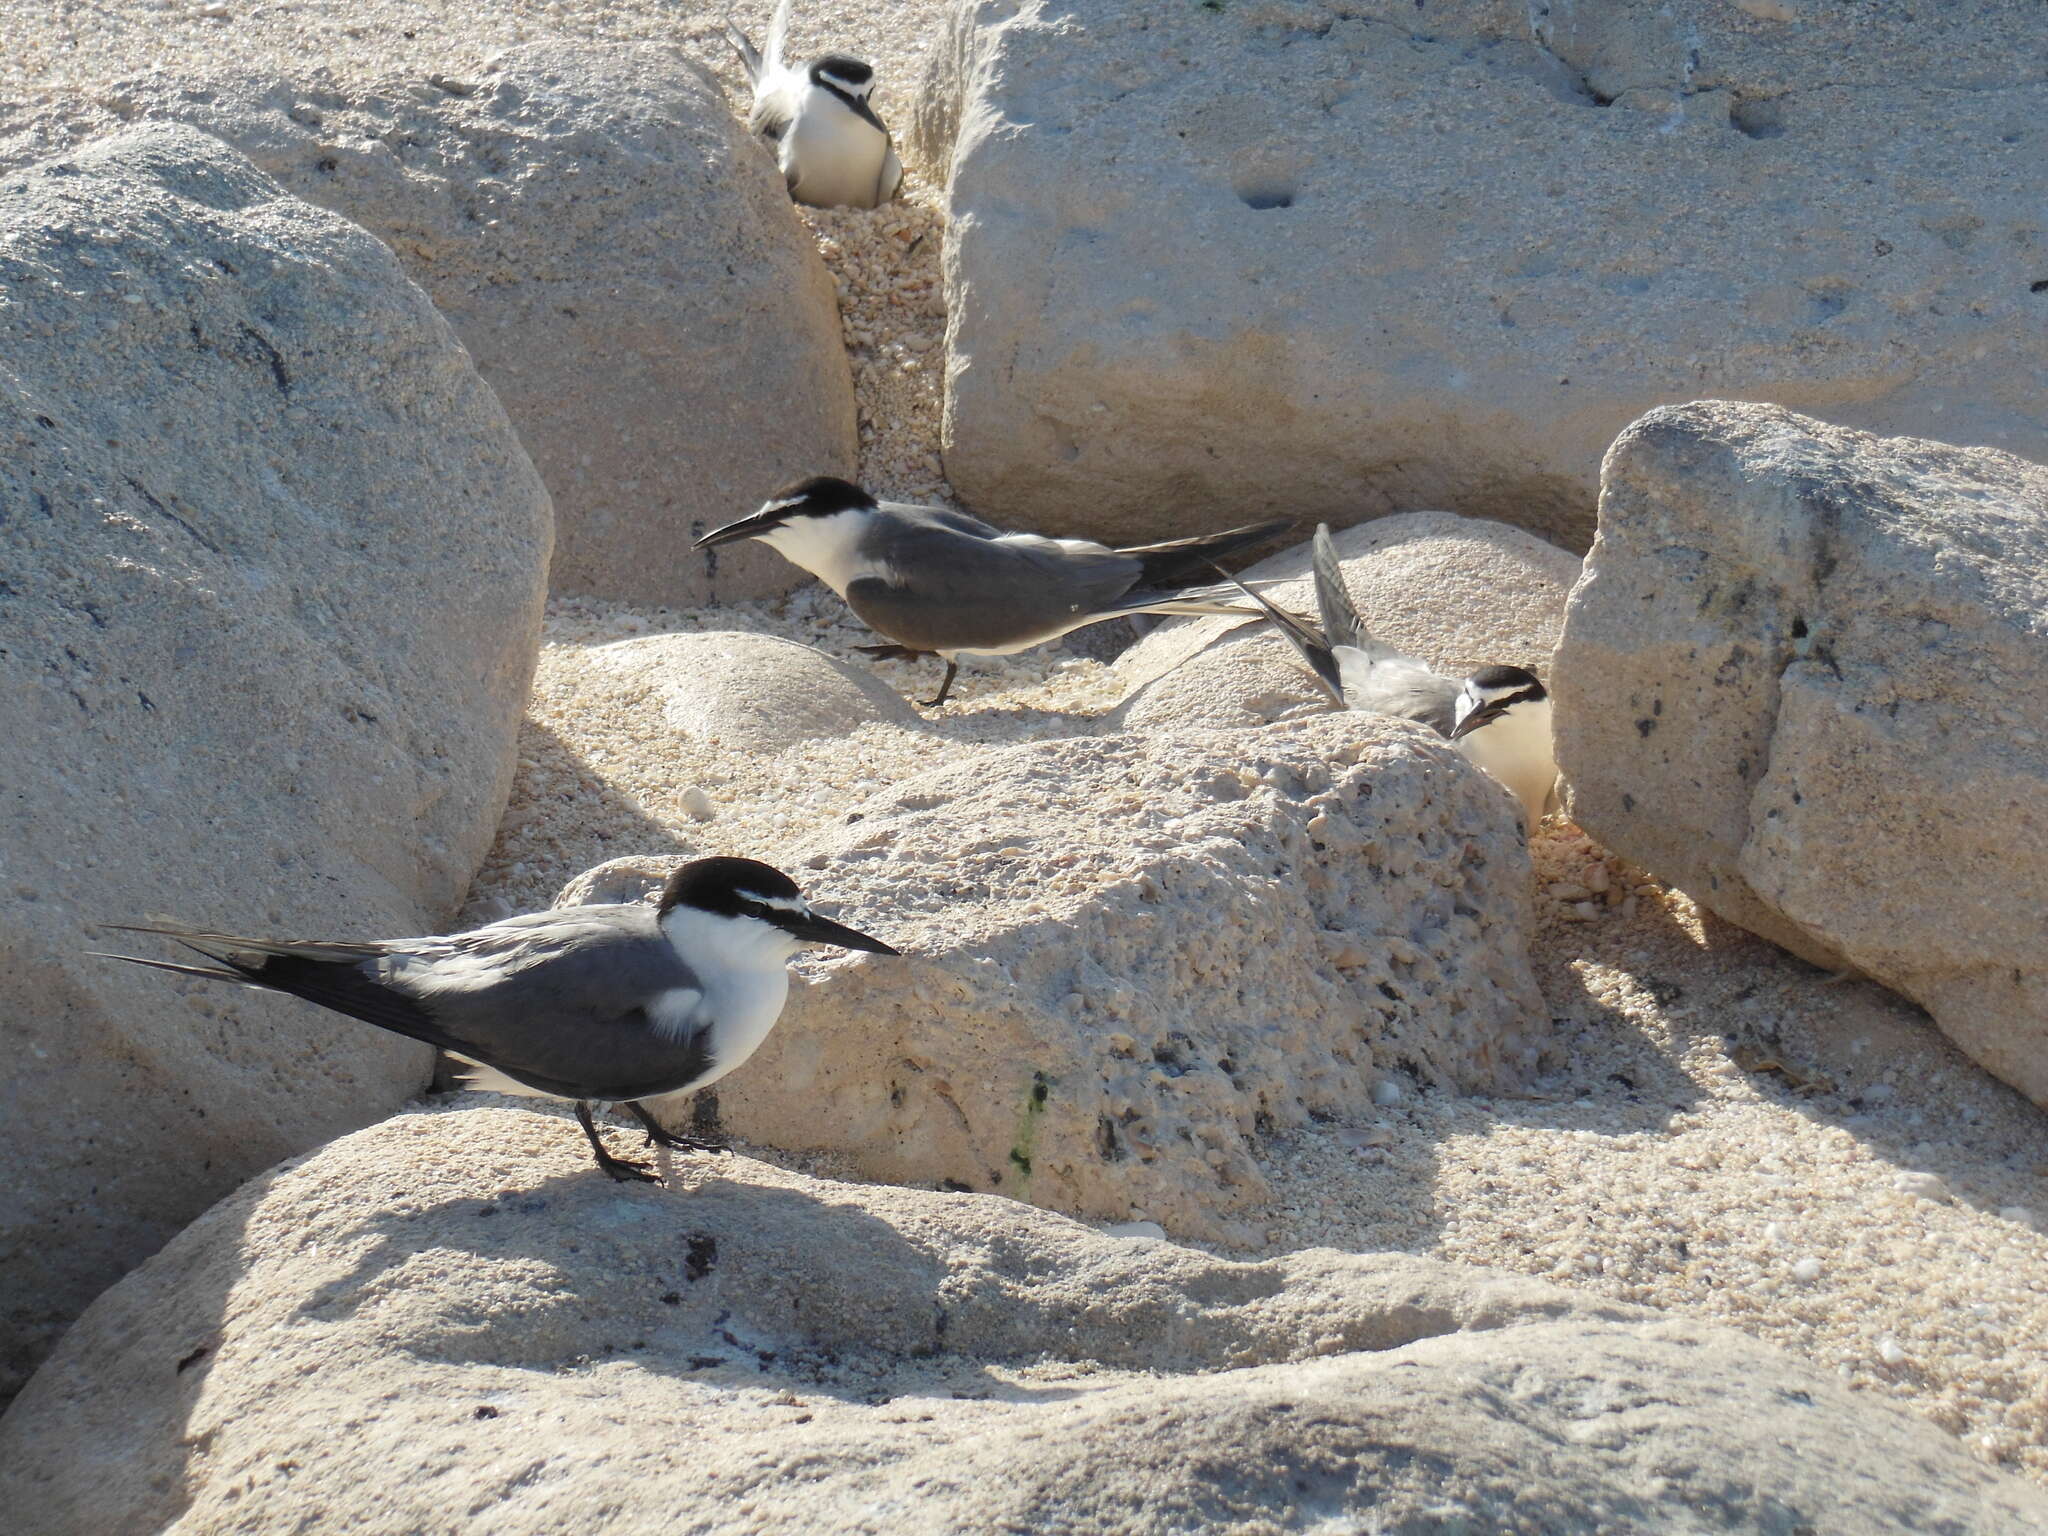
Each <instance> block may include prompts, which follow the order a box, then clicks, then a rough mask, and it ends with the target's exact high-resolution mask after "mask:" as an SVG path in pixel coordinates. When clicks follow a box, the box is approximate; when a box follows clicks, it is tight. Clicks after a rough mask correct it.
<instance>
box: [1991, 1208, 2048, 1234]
mask: <svg viewBox="0 0 2048 1536" xmlns="http://www.w3.org/2000/svg"><path fill="white" fill-rule="evenodd" d="M1998 1219H1999V1220H2000V1221H2016V1222H2018V1223H2019V1224H2020V1225H2021V1226H2023V1227H2031V1228H2033V1229H2034V1230H2036V1231H2039V1230H2040V1222H2039V1220H2038V1219H2037V1218H2036V1217H2035V1215H2034V1211H2033V1207H2031V1206H2026V1205H2002V1206H2000V1207H1999V1208H1998Z"/></svg>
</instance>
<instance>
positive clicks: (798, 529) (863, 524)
mask: <svg viewBox="0 0 2048 1536" xmlns="http://www.w3.org/2000/svg"><path fill="white" fill-rule="evenodd" d="M872 516H873V514H872V513H869V512H865V511H862V510H861V509H860V508H858V507H849V508H848V509H847V510H845V511H843V512H834V513H832V514H830V515H829V516H826V517H795V518H791V519H790V520H789V521H788V522H786V523H784V524H783V525H782V526H781V527H779V528H773V529H770V530H769V531H768V532H767V533H764V534H762V535H761V542H762V543H763V544H766V545H767V546H768V547H769V548H770V549H772V550H774V551H775V552H776V553H777V554H779V555H781V556H782V558H783V559H785V560H787V561H789V562H790V564H792V565H800V566H802V567H803V568H804V569H805V570H807V571H809V572H810V573H811V574H812V575H813V576H815V577H817V578H818V580H820V581H822V582H824V583H825V585H826V586H828V587H830V588H831V589H832V590H833V591H834V592H837V593H838V594H839V595H840V597H842V598H843V597H845V596H846V588H847V585H848V583H850V582H853V581H856V580H858V579H859V578H860V577H862V576H886V575H887V574H888V573H887V572H886V571H885V570H884V569H883V568H882V567H881V566H880V565H877V564H876V563H875V562H874V561H872V560H865V559H863V558H862V557H861V553H860V546H861V541H862V539H863V537H864V536H865V535H866V533H867V530H868V522H869V519H870V518H871V517H872ZM671 915H673V914H671Z"/></svg>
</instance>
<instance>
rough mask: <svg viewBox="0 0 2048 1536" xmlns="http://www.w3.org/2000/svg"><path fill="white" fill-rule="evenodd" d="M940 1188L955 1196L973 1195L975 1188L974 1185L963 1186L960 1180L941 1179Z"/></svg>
mask: <svg viewBox="0 0 2048 1536" xmlns="http://www.w3.org/2000/svg"><path fill="white" fill-rule="evenodd" d="M939 1188H941V1189H943V1190H945V1191H947V1192H948V1193H949V1194H955V1195H971V1194H973V1193H974V1186H973V1185H972V1184H962V1183H961V1182H960V1181H959V1180H958V1179H941V1180H939Z"/></svg>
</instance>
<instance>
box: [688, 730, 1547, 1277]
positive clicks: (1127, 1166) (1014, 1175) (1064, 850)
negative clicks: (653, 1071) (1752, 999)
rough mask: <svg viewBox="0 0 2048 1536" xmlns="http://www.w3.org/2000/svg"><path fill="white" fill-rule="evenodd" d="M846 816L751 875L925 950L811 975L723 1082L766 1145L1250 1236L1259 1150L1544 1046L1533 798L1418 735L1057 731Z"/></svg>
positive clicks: (1490, 1075)
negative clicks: (1400, 1075)
mask: <svg viewBox="0 0 2048 1536" xmlns="http://www.w3.org/2000/svg"><path fill="white" fill-rule="evenodd" d="M855 818H856V819H853V820H852V821H851V824H849V825H844V826H841V827H838V828H836V829H833V830H831V831H828V832H825V833H823V834H819V835H815V836H813V837H812V838H811V839H810V840H809V841H806V842H802V843H798V844H796V845H793V846H791V847H789V848H786V849H780V850H767V851H761V854H760V856H761V857H763V858H766V859H767V860H768V861H769V862H770V863H773V864H777V865H778V866H779V867H781V868H784V869H788V870H790V871H791V872H792V873H794V874H797V875H798V877H799V878H800V879H802V880H803V883H804V885H805V888H806V890H807V891H809V892H810V893H811V894H812V896H813V897H814V899H817V900H818V901H819V902H820V903H821V905H823V906H824V907H825V908H826V909H827V910H836V909H842V908H843V910H845V911H848V912H858V913H859V914H860V920H861V923H862V925H863V926H864V927H865V928H867V929H868V930H870V931H872V932H875V933H879V934H882V935H884V936H886V937H887V938H888V940H889V941H890V942H891V943H893V944H896V945H898V946H899V947H901V948H903V949H904V950H906V951H907V952H908V953H907V956H906V958H904V959H901V960H889V961H886V962H883V963H872V964H869V963H849V962H847V961H846V960H843V959H831V958H825V956H826V953H827V952H823V951H820V952H818V958H816V959H813V960H811V961H807V962H805V965H806V968H807V969H809V971H810V973H811V977H812V985H810V986H808V987H796V988H793V989H792V995H791V997H790V1001H789V1005H788V1007H787V1009H786V1010H785V1011H784V1014H783V1018H782V1022H781V1023H780V1024H779V1025H778V1026H777V1028H776V1031H775V1033H774V1034H773V1035H771V1036H770V1037H769V1039H768V1042H767V1043H766V1044H765V1045H764V1046H762V1047H761V1049H760V1051H759V1052H758V1053H757V1054H756V1056H755V1057H754V1059H753V1060H752V1061H750V1062H749V1063H748V1064H747V1067H746V1068H745V1070H743V1071H741V1072H737V1073H735V1074H733V1076H731V1077H729V1078H726V1079H724V1080H723V1081H722V1082H720V1083H719V1085H718V1088H717V1094H718V1111H719V1115H720V1118H721V1120H722V1121H723V1123H724V1124H725V1125H726V1126H727V1127H728V1128H729V1129H731V1130H733V1131H735V1132H737V1133H738V1134H740V1135H743V1136H746V1137H748V1138H749V1139H752V1140H754V1141H757V1142H762V1143H766V1144H770V1145H774V1146H781V1147H788V1148H793V1149H803V1148H822V1149H828V1150H831V1151H833V1152H835V1153H838V1154H840V1155H842V1156H844V1157H846V1158H848V1159H850V1160H851V1161H852V1162H853V1163H854V1164H855V1165H856V1166H857V1167H859V1168H860V1169H861V1170H862V1172H863V1173H865V1174H866V1175H867V1176H869V1177H872V1178H878V1179H888V1180H942V1179H943V1180H950V1181H952V1182H953V1183H955V1184H958V1185H961V1186H965V1187H969V1188H974V1189H996V1190H1000V1191H1001V1192H1002V1193H1004V1194H1012V1195H1016V1196H1017V1197H1018V1198H1020V1199H1027V1200H1030V1201H1033V1202H1035V1203H1037V1204H1040V1205H1046V1206H1050V1207H1053V1208H1055V1209H1058V1210H1064V1211H1069V1212H1073V1213H1077V1214H1082V1215H1088V1216H1096V1217H1103V1218H1107V1219H1110V1220H1117V1221H1121V1220H1124V1219H1127V1218H1134V1217H1135V1218H1139V1219H1148V1220H1153V1221H1157V1222H1160V1223H1161V1224H1162V1225H1164V1226H1165V1227H1166V1228H1167V1229H1168V1230H1170V1231H1173V1232H1175V1233H1178V1234H1183V1235H1194V1236H1200V1237H1205V1238H1230V1237H1232V1236H1236V1237H1238V1238H1240V1239H1242V1238H1244V1237H1245V1234H1244V1233H1243V1232H1242V1231H1239V1230H1238V1229H1237V1228H1236V1227H1235V1226H1234V1223H1235V1221H1236V1219H1237V1216H1236V1213H1238V1212H1240V1211H1241V1210H1243V1209H1245V1208H1246V1207H1248V1206H1250V1205H1252V1204H1254V1203H1255V1202H1256V1201H1257V1200H1258V1199H1259V1198H1260V1197H1261V1196H1262V1195H1263V1194H1264V1193H1265V1191H1266V1184H1265V1180H1264V1177H1263V1175H1262V1174H1261V1173H1260V1172H1259V1169H1258V1164H1257V1161H1256V1158H1255V1152H1256V1149H1257V1147H1258V1145H1259V1139H1260V1138H1261V1137H1262V1136H1264V1135H1265V1134H1267V1133H1268V1132H1270V1131H1276V1130H1286V1129H1288V1128H1290V1127H1294V1126H1299V1125H1302V1124H1305V1123H1306V1122H1307V1120H1308V1118H1309V1116H1310V1115H1311V1114H1328V1113H1340V1112H1344V1111H1346V1110H1350V1109H1352V1108H1355V1107H1356V1106H1358V1105H1360V1104H1363V1103H1365V1102H1366V1101H1367V1098H1368V1096H1369V1094H1370V1092H1371V1089H1372V1086H1373V1084H1374V1083H1375V1082H1376V1081H1378V1080H1379V1079H1381V1078H1382V1077H1384V1076H1385V1075H1386V1074H1388V1073H1390V1072H1397V1071H1400V1072H1410V1073H1413V1074H1415V1075H1416V1076H1418V1077H1420V1078H1422V1079H1425V1080H1428V1081H1433V1082H1439V1083H1445V1084H1452V1085H1457V1086H1461V1087H1472V1088H1479V1087H1492V1086H1504V1085H1511V1084H1514V1083H1517V1082H1520V1081H1522V1080H1523V1079H1524V1076H1525V1074H1526V1073H1527V1071H1528V1070H1529V1069H1530V1067H1531V1066H1532V1065H1533V1064H1534V1062H1535V1060H1536V1057H1537V1055H1538V1053H1539V1051H1540V1049H1541V1047H1542V1044H1543V1042H1544V1041H1545V1040H1546V1039H1547V1037H1548V1029H1549V1025H1548V1015H1547V1013H1546V1011H1545V1009H1544V1007H1543V1004H1542V999H1541V997H1540V995H1539V994H1538V993H1537V991H1536V988H1535V982H1534V978H1533V977H1532V975H1531V974H1530V971H1529V967H1528V959H1527V954H1526V943H1527V934H1528V925H1529V923H1530V921H1531V912H1530V887H1531V880H1530V873H1529V862H1528V856H1527V854H1526V852H1525V851H1524V849H1523V846H1522V840H1521V832H1520V827H1519V825H1518V823H1517V821H1516V818H1515V812H1514V808H1513V806H1512V804H1511V803H1509V802H1508V801H1507V799H1506V798H1505V797H1503V796H1501V795H1499V794H1497V793H1496V792H1494V791H1493V789H1492V787H1491V786H1490V785H1489V784H1488V783H1487V782H1486V781H1485V780H1484V779H1483V778H1482V777H1481V776H1480V775H1479V774H1478V772H1477V771H1476V770H1474V769H1472V768H1471V767H1470V766H1469V765H1468V764H1467V763H1466V762H1465V761H1464V760H1463V759H1462V758H1460V757H1459V756H1458V754H1457V753H1456V752H1455V751H1454V750H1453V749H1452V748H1451V747H1450V746H1449V745H1448V744H1447V743H1444V742H1442V741H1440V740H1437V739H1436V738H1434V737H1433V736H1431V735H1430V734H1429V733H1428V732H1426V731H1424V730H1423V729H1422V728H1421V727H1419V726H1411V725H1408V724H1406V723H1405V722H1395V721H1386V720H1364V719H1362V718H1361V717H1357V716H1345V717H1341V718H1340V717H1327V718H1322V719H1317V720H1308V721H1301V722H1296V723H1291V724H1288V725H1283V726H1279V727H1274V728H1271V729H1269V730H1265V731H1261V732H1256V733H1249V732H1195V731H1186V732H1169V733H1162V734H1158V735H1147V736H1142V737H1141V736H1136V735H1130V736H1103V737H1088V738H1080V739H1072V740H1061V741H1050V742H1041V743H1037V744H1033V745H1029V746H1019V747H1011V748H1006V749H1001V750H995V751H991V752H989V753H986V754H984V755H981V756H978V757H976V758H973V759H971V760H969V761H967V762H964V763H959V764H955V765H953V766H950V767H947V768H943V769H937V770H932V771H929V772H926V773H922V774H918V775H916V776H913V777H911V778H908V779H906V780H904V781H903V782H902V783H901V784H899V785H898V786H896V787H895V788H894V789H893V790H891V791H889V792H887V793H885V794H883V795H880V796H877V797H875V798H873V799H871V800H869V801H868V802H867V803H866V804H865V805H863V806H862V808H861V810H860V811H858V812H857V813H855ZM661 867H665V866H656V868H657V869H658V868H661ZM810 871H818V873H816V874H815V875H813V874H811V873H809V872H810Z"/></svg>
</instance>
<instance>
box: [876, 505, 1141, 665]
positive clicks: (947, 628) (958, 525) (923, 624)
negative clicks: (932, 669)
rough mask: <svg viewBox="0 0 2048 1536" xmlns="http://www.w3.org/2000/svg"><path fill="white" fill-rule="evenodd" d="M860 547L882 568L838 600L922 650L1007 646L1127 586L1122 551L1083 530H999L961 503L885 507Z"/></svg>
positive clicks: (1044, 633) (1111, 599)
mask: <svg viewBox="0 0 2048 1536" xmlns="http://www.w3.org/2000/svg"><path fill="white" fill-rule="evenodd" d="M885 510H886V511H888V512H889V513H891V514H892V515H891V516H889V517H887V518H877V519H876V520H875V521H874V523H873V524H872V526H871V527H870V528H869V530H868V533H867V536H866V538H865V539H863V541H862V545H861V551H860V553H861V556H862V558H863V560H864V561H866V562H868V563H869V564H870V565H871V566H873V567H876V568H878V569H879V570H880V571H882V572H883V573H885V574H882V575H877V576H868V577H862V578H860V579H858V580H856V581H853V582H850V583H849V584H848V586H847V589H846V600H847V603H848V605H849V606H851V607H852V609H853V611H854V612H855V613H857V614H859V615H860V617H861V619H862V620H863V621H864V622H865V623H866V624H868V625H869V626H870V627H871V628H873V629H875V630H878V631H879V632H880V633H882V634H885V635H887V636H888V637H889V638H890V639H891V640H894V641H895V642H896V643H897V644H899V645H906V646H909V647H911V648H912V649H914V650H920V651H976V650H983V649H990V648H1008V647H1011V646H1014V645H1017V644H1018V643H1019V642H1021V641H1024V640H1029V639H1033V638H1038V637H1047V638H1049V637H1050V636H1052V635H1055V634H1059V633H1062V632H1063V631H1064V630H1065V629H1070V628H1073V627H1074V620H1075V617H1076V616H1077V615H1080V614H1092V613H1101V612H1104V611H1106V610H1108V609H1110V608H1111V607H1113V605H1114V604H1115V603H1116V602H1117V601H1118V600H1119V599H1120V598H1122V597H1123V595H1124V594H1125V593H1126V592H1128V591H1129V590H1130V589H1131V586H1132V584H1133V583H1135V582H1136V581H1137V579H1138V574H1139V572H1140V570H1141V569H1142V567H1141V565H1140V563H1139V562H1138V561H1137V560H1135V559H1132V558H1131V557H1130V556H1128V555H1121V554H1118V553H1117V552H1116V551H1115V550H1112V549H1106V548H1104V547H1103V546H1102V545H1100V544H1091V543H1087V542H1085V541H1081V540H1056V539H1046V538H1040V537H1038V536H1036V535H1033V534H1002V533H999V532H998V531H997V530H996V529H993V528H990V527H989V526H988V524H986V523H983V522H980V521H979V520H978V519H975V518H971V517H968V516H966V515H965V514H963V513H956V512H945V511H940V510H935V509H931V508H925V507H893V506H892V507H888V508H885Z"/></svg>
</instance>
